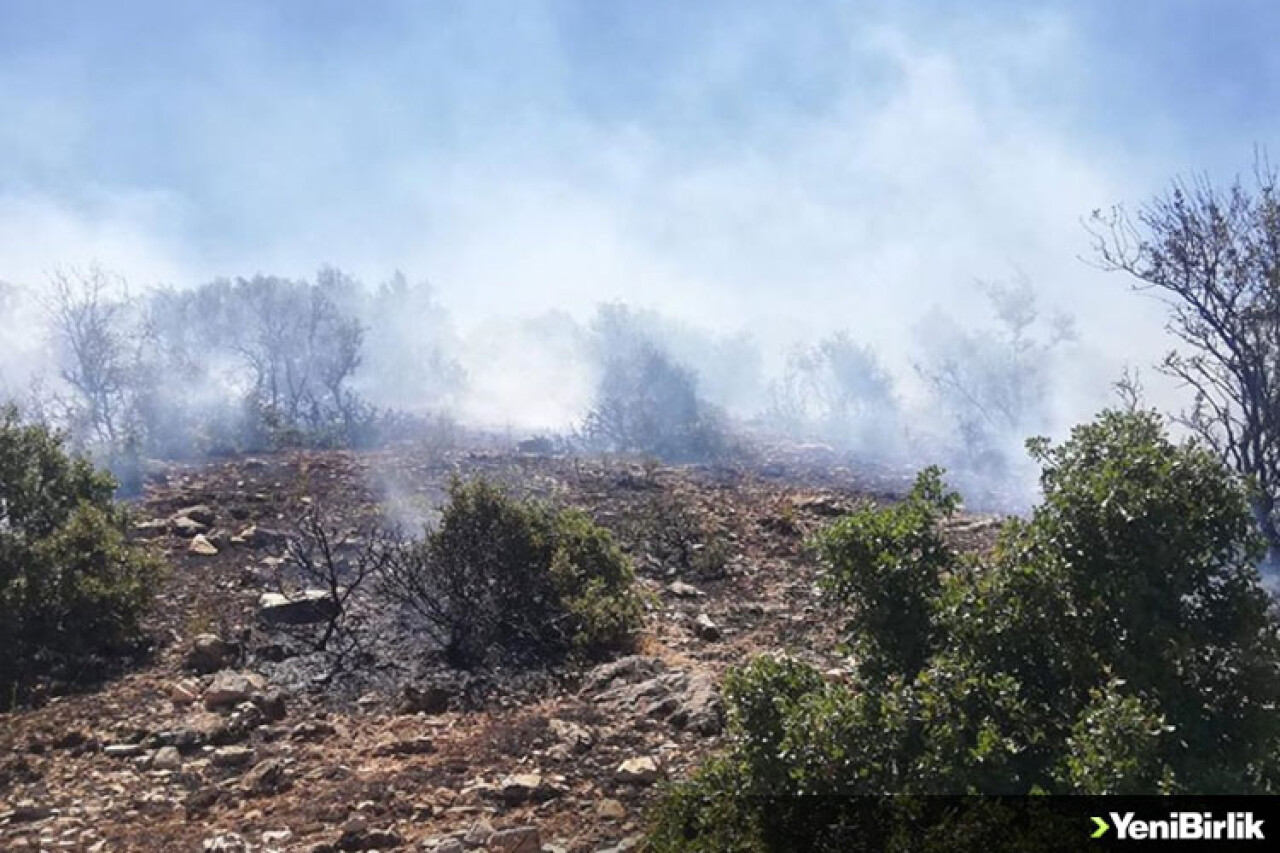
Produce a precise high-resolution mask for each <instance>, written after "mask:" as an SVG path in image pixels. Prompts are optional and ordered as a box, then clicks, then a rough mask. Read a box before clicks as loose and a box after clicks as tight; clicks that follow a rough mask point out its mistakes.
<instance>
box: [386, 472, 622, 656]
mask: <svg viewBox="0 0 1280 853" xmlns="http://www.w3.org/2000/svg"><path fill="white" fill-rule="evenodd" d="M633 580H634V576H633V574H632V571H631V566H630V564H629V563H628V562H627V560H626V558H625V557H624V556H623V554H622V552H621V551H620V550H619V549H618V547H617V545H616V544H614V542H613V539H612V538H611V537H610V535H609V533H608V532H607V531H605V530H603V529H601V528H599V527H597V526H596V525H595V524H593V523H592V522H591V521H590V519H588V518H587V517H586V516H584V515H582V514H581V513H579V512H576V511H573V510H564V509H554V508H552V507H550V506H547V505H545V504H541V503H537V502H534V501H525V500H518V499H516V498H514V497H512V496H510V495H508V494H507V493H506V492H504V491H503V490H502V489H500V488H498V487H497V486H494V485H492V484H490V483H487V482H485V481H484V480H475V481H472V482H469V483H463V482H461V481H459V480H455V481H454V482H453V483H452V484H451V486H450V488H449V500H448V503H447V504H446V505H445V507H444V510H443V514H442V517H441V520H440V524H439V525H438V526H437V527H436V528H435V529H433V530H429V531H428V532H427V535H426V536H425V537H424V538H423V539H422V540H421V541H419V542H416V543H411V544H408V545H406V546H404V547H403V548H401V549H400V550H399V552H398V553H396V554H395V555H393V557H392V559H391V560H390V562H389V566H388V568H387V569H386V571H385V573H384V577H383V583H382V588H383V591H384V593H385V594H387V595H388V596H389V597H390V598H391V599H392V600H394V601H397V602H399V603H400V604H402V605H404V606H405V607H406V608H407V609H408V610H410V611H411V612H413V613H415V614H416V615H417V616H418V617H420V620H421V622H422V625H423V627H424V628H425V629H426V631H427V633H428V634H429V635H430V636H431V637H432V638H433V639H434V640H435V641H436V642H437V643H438V644H439V645H440V646H441V648H443V649H444V652H445V655H446V657H447V659H448V660H449V661H450V662H451V663H452V664H454V665H455V666H460V667H472V666H477V665H481V664H484V663H486V662H490V661H492V660H494V659H497V658H506V659H509V660H514V661H523V662H533V661H544V660H552V659H556V658H561V657H564V656H566V655H577V656H580V657H594V656H598V655H601V654H604V653H606V652H609V651H613V650H617V649H622V648H625V647H626V646H628V645H629V643H630V642H631V640H632V638H633V637H634V634H635V632H636V630H637V629H638V627H639V625H640V620H641V605H640V599H639V597H638V595H637V594H636V591H635V589H634V587H633Z"/></svg>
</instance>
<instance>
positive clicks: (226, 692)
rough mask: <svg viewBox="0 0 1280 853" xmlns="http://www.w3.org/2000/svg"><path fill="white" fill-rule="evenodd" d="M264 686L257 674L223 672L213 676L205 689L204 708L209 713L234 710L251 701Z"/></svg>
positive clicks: (261, 678) (264, 681)
mask: <svg viewBox="0 0 1280 853" xmlns="http://www.w3.org/2000/svg"><path fill="white" fill-rule="evenodd" d="M266 686H267V681H266V679H264V678H263V677H262V676H261V675H258V674H257V673H254V672H232V671H230V670H225V671H223V672H220V673H218V674H217V675H215V676H214V677H213V681H212V682H210V684H209V686H208V687H206V688H205V691H204V706H205V707H206V708H208V709H209V710H210V711H216V710H219V709H222V708H234V707H235V706H237V705H239V704H240V703H241V702H247V701H249V700H250V699H252V698H253V694H254V693H256V692H258V691H260V690H263V689H264V688H265V687H266Z"/></svg>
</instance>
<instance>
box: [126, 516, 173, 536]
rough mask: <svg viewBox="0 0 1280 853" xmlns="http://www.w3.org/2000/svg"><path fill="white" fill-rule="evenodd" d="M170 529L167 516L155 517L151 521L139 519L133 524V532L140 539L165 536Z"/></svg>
mask: <svg viewBox="0 0 1280 853" xmlns="http://www.w3.org/2000/svg"><path fill="white" fill-rule="evenodd" d="M168 529H169V520H168V519H167V518H153V519H151V520H150V521H139V522H138V523H136V524H134V525H133V533H134V535H135V536H137V537H138V538H139V539H154V538H156V537H157V536H163V535H164V533H165V531H167V530H168Z"/></svg>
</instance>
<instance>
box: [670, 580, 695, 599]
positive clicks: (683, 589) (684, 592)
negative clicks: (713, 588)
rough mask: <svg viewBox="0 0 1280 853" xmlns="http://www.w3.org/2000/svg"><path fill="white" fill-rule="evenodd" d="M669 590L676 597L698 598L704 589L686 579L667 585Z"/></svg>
mask: <svg viewBox="0 0 1280 853" xmlns="http://www.w3.org/2000/svg"><path fill="white" fill-rule="evenodd" d="M667 591H668V592H670V593H671V594H672V595H674V596H675V597H676V598H698V597H700V596H701V595H702V594H703V593H702V590H700V589H698V588H697V587H696V586H694V585H693V584H691V583H685V582H684V581H673V582H672V583H670V584H668V585H667Z"/></svg>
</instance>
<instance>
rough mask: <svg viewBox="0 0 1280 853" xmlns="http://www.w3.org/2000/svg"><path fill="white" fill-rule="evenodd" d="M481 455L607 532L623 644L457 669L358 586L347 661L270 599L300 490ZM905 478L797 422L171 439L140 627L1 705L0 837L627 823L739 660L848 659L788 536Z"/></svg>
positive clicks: (526, 830)
mask: <svg viewBox="0 0 1280 853" xmlns="http://www.w3.org/2000/svg"><path fill="white" fill-rule="evenodd" d="M529 449H532V450H535V451H536V450H540V449H543V448H541V447H539V446H537V445H536V444H535V445H534V446H533V447H532V448H530V447H529V446H528V445H527V444H526V446H525V450H526V451H527V450H529ZM479 474H482V475H484V476H487V477H489V478H491V479H495V480H498V481H501V482H504V483H506V484H508V485H509V486H510V487H511V488H513V489H515V490H517V491H519V492H522V493H527V494H531V495H536V496H539V497H543V498H547V499H550V500H554V501H557V502H561V503H564V504H569V505H575V506H579V507H581V508H583V509H585V510H586V511H587V512H589V513H590V514H591V515H593V516H594V517H595V518H596V520H597V521H598V522H599V523H601V524H603V525H605V526H608V527H609V528H611V529H612V530H613V531H614V532H615V533H616V534H617V536H618V538H619V539H620V541H621V542H622V543H623V544H624V546H625V547H626V548H627V549H628V550H629V551H630V553H631V556H632V559H633V561H634V563H635V565H636V568H637V572H638V573H639V575H640V582H641V584H642V585H643V586H644V588H645V589H646V590H647V591H648V593H649V596H648V601H649V605H648V606H649V613H648V618H647V624H646V629H645V632H644V635H643V636H642V637H641V639H640V642H639V645H638V649H637V652H636V653H635V654H633V655H630V656H627V657H624V658H621V659H617V660H614V661H610V662H606V663H603V664H601V665H599V666H596V667H594V668H591V669H588V670H586V671H573V670H563V671H550V672H538V673H520V672H495V673H488V674H484V675H480V674H463V673H457V672H452V671H449V670H448V669H447V668H445V667H443V666H442V665H440V664H439V663H437V662H433V656H432V655H431V654H430V651H431V650H430V649H429V648H426V644H425V643H424V642H423V641H421V639H420V638H415V637H414V636H413V635H412V634H411V633H406V632H405V631H404V630H400V629H397V628H395V627H394V625H393V620H391V618H390V617H389V616H387V614H380V613H377V612H366V613H364V614H363V617H362V619H361V620H360V621H359V623H358V624H354V625H353V626H352V627H351V631H352V632H353V635H354V636H356V637H357V639H359V640H360V645H359V647H358V648H357V649H355V650H354V651H352V652H351V653H350V655H348V656H347V657H346V658H345V659H344V660H343V661H342V662H341V665H340V666H339V665H336V664H335V663H334V661H333V655H332V654H329V655H325V654H319V653H315V652H314V651H310V650H309V648H308V647H307V646H306V644H305V642H302V641H300V640H299V636H300V635H299V633H298V631H297V630H295V629H294V627H292V626H290V625H289V624H288V623H289V622H291V621H295V620H293V619H292V618H291V617H290V616H289V614H288V613H287V612H284V611H280V610H274V611H273V608H279V607H284V608H288V607H296V606H297V602H296V601H292V600H290V601H281V600H279V599H274V600H273V599H272V598H271V597H270V596H271V595H272V594H273V593H278V592H279V591H280V588H279V585H278V579H279V578H280V577H282V576H283V577H286V578H287V577H288V568H289V565H288V548H287V543H288V541H289V538H290V536H291V535H293V534H292V531H293V530H294V529H295V525H296V522H297V520H298V519H299V518H301V517H304V516H305V514H306V513H307V512H308V511H313V510H314V511H321V512H322V513H323V514H324V516H325V518H327V519H329V520H331V521H332V523H333V524H334V525H336V526H337V527H345V528H347V529H348V531H349V533H350V534H351V536H352V537H358V536H359V529H360V528H361V527H362V525H364V524H365V523H367V522H370V521H373V520H380V521H381V522H382V523H384V524H399V525H400V526H402V527H403V528H405V529H410V530H411V529H413V527H414V526H416V525H419V524H421V523H423V522H426V521H430V519H431V516H432V507H433V506H434V505H436V504H437V503H438V501H439V500H440V497H441V495H442V494H443V492H444V489H445V487H446V485H447V483H448V481H449V478H450V477H451V476H454V475H461V476H464V477H467V476H473V475H479ZM907 485H909V481H908V479H907V478H906V476H905V475H904V474H902V473H892V472H890V473H883V472H882V473H880V474H878V475H877V476H875V477H869V476H867V475H866V474H865V473H862V474H860V473H858V472H857V471H855V470H853V469H851V468H847V467H841V466H840V464H839V460H836V459H834V458H828V457H826V456H823V455H821V453H820V451H814V450H809V451H806V450H805V449H803V448H802V449H799V450H796V449H792V450H791V451H788V452H785V453H784V452H781V451H778V452H773V453H769V454H766V455H764V456H763V458H761V459H758V460H756V461H754V462H752V463H750V464H742V465H738V466H728V467H721V468H707V467H688V468H669V467H660V466H656V465H652V464H643V463H639V462H627V461H610V462H603V461H598V460H584V459H573V458H566V457H558V456H554V455H540V454H539V453H537V452H519V451H518V450H515V449H512V450H503V449H501V448H493V449H484V450H471V451H461V450H451V451H443V450H440V449H436V448H429V447H426V446H422V445H418V446H405V447H400V448H396V449H393V450H386V451H378V452H370V453H359V454H357V453H347V452H337V451H334V452H306V453H289V454H278V455H273V456H266V457H260V458H240V459H233V460H227V461H223V462H211V463H206V464H202V465H187V466H182V465H168V466H164V467H161V468H159V469H157V470H156V471H154V472H153V474H152V476H151V477H150V480H149V483H148V486H147V490H146V494H145V497H144V498H143V499H141V500H140V501H138V502H137V506H136V517H137V523H136V526H135V534H136V536H137V537H139V538H145V539H149V540H151V541H152V542H153V544H154V547H155V548H157V549H158V550H160V551H161V552H162V553H163V554H164V555H165V557H166V559H167V562H168V564H169V566H170V571H169V573H168V576H167V578H166V580H165V582H164V588H163V590H162V591H161V593H160V595H159V606H158V607H157V609H156V614H155V616H154V618H153V621H152V623H151V624H150V625H149V629H150V631H151V633H152V635H153V636H154V637H155V638H156V648H155V649H154V651H153V653H152V654H151V655H150V656H149V657H148V658H147V659H146V660H145V661H142V662H141V663H139V664H137V665H136V666H134V667H132V668H131V669H129V670H128V671H126V672H125V673H124V674H123V675H120V676H119V677H116V678H114V679H112V680H109V681H107V682H106V683H104V684H101V685H99V686H98V687H96V688H94V689H92V690H90V691H87V692H81V693H76V694H71V695H50V696H49V697H47V698H45V699H44V700H42V701H41V702H40V704H39V705H38V706H37V707H34V708H32V709H29V710H19V711H15V712H11V713H8V714H0V850H4V851H21V850H31V851H35V850H82V851H92V853H99V851H103V852H104V853H105V851H152V850H156V851H159V850H164V851H170V853H177V851H215V850H221V851H295V850H296V851H315V853H318V851H336V850H342V851H348V850H434V851H438V853H446V851H463V850H470V849H481V850H486V849H487V850H494V851H511V853H515V851H519V853H526V851H537V850H563V851H597V850H605V849H613V850H625V849H630V848H633V847H635V846H637V844H638V843H639V840H640V837H641V833H642V829H643V820H644V812H645V809H646V807H647V806H648V805H649V804H650V803H651V802H652V801H653V798H654V797H655V795H656V793H657V791H658V790H659V789H660V787H661V784H662V782H663V781H664V780H667V779H673V778H680V777H681V776H682V775H684V774H686V773H687V772H688V771H689V770H690V769H691V768H692V767H693V766H695V765H696V764H697V763H698V762H699V761H700V760H701V759H702V758H704V757H705V756H706V755H707V754H708V753H709V752H711V751H713V750H715V749H716V748H717V747H718V746H719V744H720V742H721V738H722V737H723V708H722V706H721V701H720V697H719V694H718V691H717V684H718V681H719V678H720V676H721V674H722V673H723V672H724V670H725V669H726V668H727V667H729V666H731V665H734V664H737V663H740V662H742V661H744V660H746V659H747V658H748V657H749V656H751V655H753V654H757V653H761V652H766V651H773V652H788V653H791V654H795V655H798V656H801V657H803V658H805V659H808V660H810V661H811V662H813V663H815V664H817V665H819V666H820V667H821V668H822V669H823V670H824V671H826V672H828V674H829V675H830V677H832V678H841V677H844V673H845V672H846V671H847V669H846V668H847V666H848V663H849V662H848V661H847V660H843V659H841V658H840V657H838V656H837V655H835V654H834V653H833V652H831V650H832V649H833V648H834V642H833V641H834V639H835V633H836V630H837V628H838V626H837V625H835V624H833V623H832V620H831V619H830V617H829V616H827V615H824V614H823V613H822V611H821V610H820V609H819V608H818V607H817V594H816V591H815V588H814V579H815V568H814V566H813V564H812V562H811V560H810V559H809V558H808V556H807V554H806V551H805V548H804V541H805V538H806V536H807V534H809V533H811V532H812V531H814V530H816V529H818V528H819V527H821V526H822V525H824V524H826V523H829V522H830V520H831V519H832V518H834V517H836V516H838V515H839V514H840V513H841V512H842V511H844V510H846V509H847V508H849V507H850V506H852V505H854V503H855V502H856V501H859V500H867V499H872V500H885V499H890V498H891V497H892V496H893V495H894V494H899V493H901V492H902V491H903V490H904V489H905V488H906V486H907ZM993 529H994V521H992V520H990V519H986V518H981V517H974V516H963V517H961V518H958V519H956V520H955V521H954V522H952V531H951V532H952V535H953V537H954V538H955V539H956V540H957V542H958V543H959V544H961V545H964V546H975V545H976V546H981V545H983V544H984V543H986V542H988V541H989V540H990V537H991V533H992V531H993ZM349 546H350V547H356V548H358V547H359V540H358V539H356V541H355V543H354V544H350V543H349ZM282 573H283V575H282ZM286 589H287V588H286ZM287 591H290V592H291V593H292V594H293V597H294V598H296V597H297V596H296V590H288V589H287ZM264 596H265V597H264ZM395 624H399V623H395ZM308 636H310V635H308ZM303 639H305V637H304V638H303Z"/></svg>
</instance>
